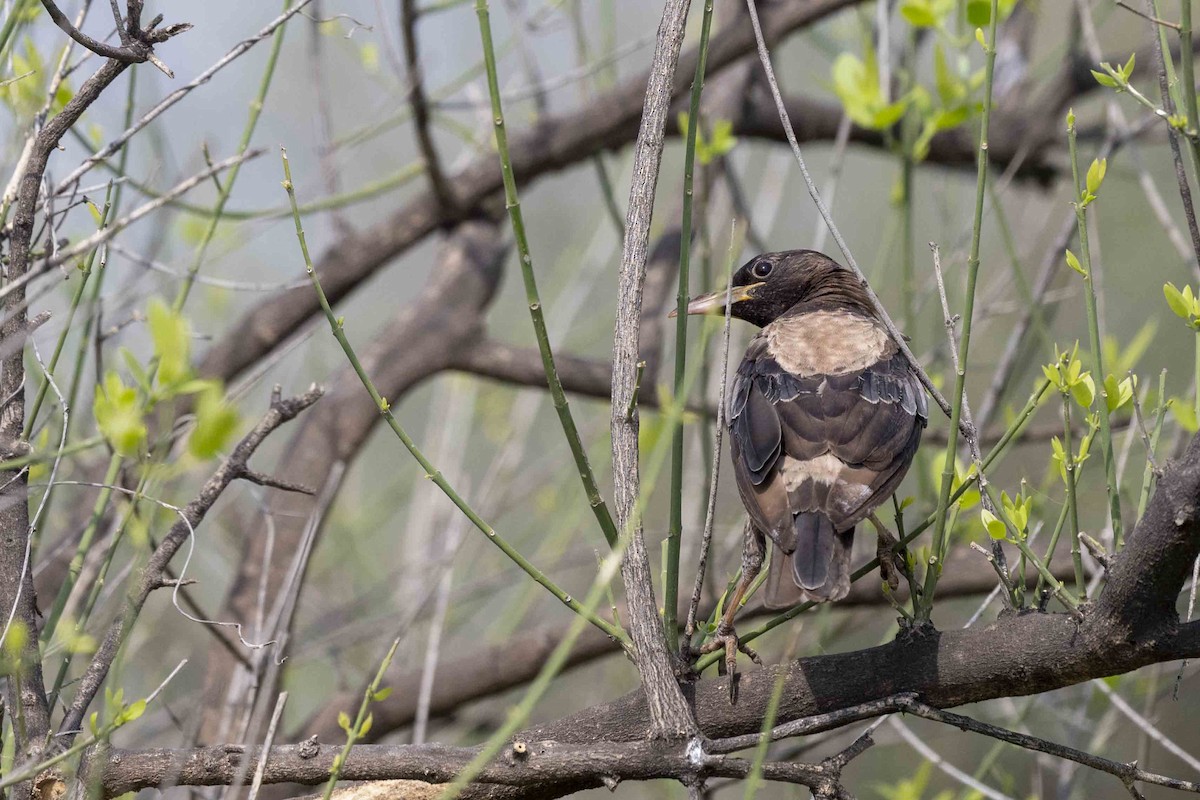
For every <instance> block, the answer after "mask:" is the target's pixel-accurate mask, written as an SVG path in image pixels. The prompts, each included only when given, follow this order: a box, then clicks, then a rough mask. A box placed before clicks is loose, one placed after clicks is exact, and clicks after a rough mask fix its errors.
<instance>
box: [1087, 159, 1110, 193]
mask: <svg viewBox="0 0 1200 800" xmlns="http://www.w3.org/2000/svg"><path fill="white" fill-rule="evenodd" d="M1106 172H1108V159H1107V158H1098V159H1093V160H1092V165H1091V166H1090V167H1088V171H1087V181H1086V183H1087V191H1088V194H1090V195H1096V194H1097V193H1098V192H1099V191H1100V184H1102V183H1104V174H1105V173H1106Z"/></svg>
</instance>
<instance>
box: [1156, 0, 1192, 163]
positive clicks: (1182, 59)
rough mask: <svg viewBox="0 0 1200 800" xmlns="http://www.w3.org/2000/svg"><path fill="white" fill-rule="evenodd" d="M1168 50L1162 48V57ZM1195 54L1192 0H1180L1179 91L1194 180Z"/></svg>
mask: <svg viewBox="0 0 1200 800" xmlns="http://www.w3.org/2000/svg"><path fill="white" fill-rule="evenodd" d="M1169 52H1170V50H1163V57H1164V58H1165V57H1166V54H1167V53H1169ZM1194 59H1195V55H1194V54H1193V52H1192V0H1182V2H1180V4H1179V77H1180V78H1181V80H1182V84H1181V85H1180V87H1179V91H1180V92H1181V93H1182V94H1183V108H1184V112H1185V113H1186V114H1187V135H1186V136H1185V137H1184V138H1186V139H1187V141H1188V144H1189V145H1190V146H1191V152H1192V179H1193V180H1196V179H1197V175H1196V171H1197V170H1200V115H1198V114H1197V113H1196V69H1195V64H1194Z"/></svg>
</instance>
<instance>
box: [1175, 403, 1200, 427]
mask: <svg viewBox="0 0 1200 800" xmlns="http://www.w3.org/2000/svg"><path fill="white" fill-rule="evenodd" d="M1171 416H1172V417H1174V418H1175V422H1176V423H1177V424H1178V425H1179V427H1181V428H1183V429H1184V430H1185V431H1187V432H1188V433H1195V432H1196V431H1197V430H1198V429H1200V424H1197V423H1198V420H1197V419H1196V409H1195V407H1194V406H1193V405H1192V402H1191V401H1190V400H1185V399H1184V398H1182V397H1172V398H1171Z"/></svg>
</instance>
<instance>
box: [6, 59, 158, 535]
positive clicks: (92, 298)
mask: <svg viewBox="0 0 1200 800" xmlns="http://www.w3.org/2000/svg"><path fill="white" fill-rule="evenodd" d="M125 74H127V75H128V76H129V83H128V84H126V88H125V117H124V120H123V128H122V129H123V130H128V129H129V128H130V127H131V126H132V125H133V115H134V109H135V105H136V104H135V103H134V100H135V99H136V96H137V74H138V71H137V70H135V69H131V70H126V73H125ZM89 147H90V145H89ZM132 149H133V148H132V147H131V146H129V145H126V146H125V147H122V148H121V155H120V156H119V158H118V159H117V161H118V165H119V166H118V169H119V170H120V171H121V172H124V171H125V168H126V165H127V164H128V163H129V153H130V151H131V150H132ZM124 188H125V187H124V184H122V183H117V182H114V187H113V193H112V200H111V203H108V205H110V206H111V207H110V209H109V211H108V217H109V218H113V217H119V216H120V211H121V199H122V198H123V197H124ZM106 272H107V265H106V264H105V262H104V261H103V260H101V261H100V264H99V268H98V269H97V270H96V275H95V276H94V277H92V278H91V280H90V283H91V287H92V288H91V292H90V293H89V294H88V299H87V308H88V315H87V318H86V320H85V321H84V324H83V325H82V330H81V331H80V334H79V342H78V344H77V346H76V350H75V360H74V364H73V365H72V370H71V384H70V387H69V388H68V389H67V394H66V397H65V398H64V402H65V403H66V406H67V408H75V407H76V404H75V401H76V399H77V398H78V397H79V387H80V385H81V384H82V382H83V371H84V364H85V362H86V360H87V351H88V345H89V344H90V343H91V342H92V340H93V336H92V334H91V332H92V331H93V330H94V329H95V328H96V327H97V326H98V325H99V313H98V311H97V309H99V308H100V290H101V287H102V286H103V285H104V275H105V273H106ZM68 327H69V326H68ZM95 334H96V336H97V337H98V336H99V331H98V330H95ZM96 352H97V357H98V356H99V348H97V351H96ZM99 371H100V364H99V363H97V365H96V372H97V380H98V379H99ZM80 416H81V415H79V414H71V415H69V416H68V417H67V420H66V428H67V429H66V431H65V432H64V433H63V439H64V440H65V441H70V440H71V429H72V426H74V425H75V421H76V420H77V419H78V418H79V417H80ZM30 430H31V431H32V428H31V429H30ZM87 441H88V442H94V441H95V440H94V439H89V440H87ZM69 450H70V447H66V448H63V452H64V454H65V453H66V452H67V451H69ZM55 490H56V486H55V485H53V484H51V485H50V486H48V487H47V488H46V496H45V498H44V499H43V501H42V514H43V515H44V516H45V517H46V518H47V519H48V518H49V517H50V511H51V509H52V508H53V506H54V498H55V497H56V491H55ZM40 531H41V528H40V527H39V528H38V529H37V530H35V531H34V536H35V537H39V538H40V536H41V533H40ZM35 544H36V542H35Z"/></svg>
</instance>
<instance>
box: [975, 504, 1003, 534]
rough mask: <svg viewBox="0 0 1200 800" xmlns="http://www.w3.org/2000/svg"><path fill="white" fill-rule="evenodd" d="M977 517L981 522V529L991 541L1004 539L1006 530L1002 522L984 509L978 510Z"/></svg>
mask: <svg viewBox="0 0 1200 800" xmlns="http://www.w3.org/2000/svg"><path fill="white" fill-rule="evenodd" d="M979 517H980V519H982V520H983V529H984V530H985V531H987V535H988V536H990V537H992V538H993V539H1004V538H1005V537H1006V536H1007V535H1008V528H1007V527H1006V526H1005V525H1004V522H1003V521H1001V520H999V519H997V518H996V515H995V514H993V513H992V512H990V511H988V510H987V509H986V508H985V509H982V510H980V512H979Z"/></svg>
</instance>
